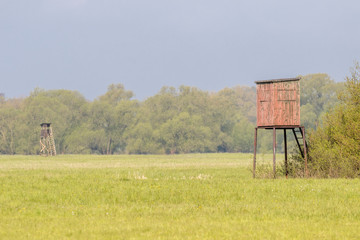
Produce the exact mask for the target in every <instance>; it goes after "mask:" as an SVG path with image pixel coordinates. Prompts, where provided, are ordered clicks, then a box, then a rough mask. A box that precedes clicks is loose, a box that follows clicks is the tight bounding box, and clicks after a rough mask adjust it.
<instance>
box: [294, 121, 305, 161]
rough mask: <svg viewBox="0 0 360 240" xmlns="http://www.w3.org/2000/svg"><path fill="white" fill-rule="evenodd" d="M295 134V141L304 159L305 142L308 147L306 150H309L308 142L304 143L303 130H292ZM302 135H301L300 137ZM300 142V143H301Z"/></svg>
mask: <svg viewBox="0 0 360 240" xmlns="http://www.w3.org/2000/svg"><path fill="white" fill-rule="evenodd" d="M292 131H293V133H294V136H295V140H296V143H297V145H298V147H299V150H300V153H301V156H302V157H303V158H304V156H305V155H304V142H305V145H306V149H308V145H307V142H306V140H305V141H304V134H303V131H302V130H301V128H298V129H295V128H294V129H292ZM299 133H300V135H299ZM299 140H300V141H299Z"/></svg>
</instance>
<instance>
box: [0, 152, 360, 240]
mask: <svg viewBox="0 0 360 240" xmlns="http://www.w3.org/2000/svg"><path fill="white" fill-rule="evenodd" d="M271 158H272V156H271V155H259V156H258V159H259V163H267V162H268V161H270V160H271ZM279 159H281V157H279ZM251 163H252V155H251V154H189V155H141V156H140V155H112V156H99V155H59V156H56V157H40V156H18V155H16V156H4V155H2V156H0V239H360V231H359V229H360V180H359V179H284V178H279V179H275V180H274V179H252V174H251V171H250V166H251Z"/></svg>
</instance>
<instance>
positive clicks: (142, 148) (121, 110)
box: [0, 74, 344, 154]
mask: <svg viewBox="0 0 360 240" xmlns="http://www.w3.org/2000/svg"><path fill="white" fill-rule="evenodd" d="M301 77H302V80H301V83H300V84H301V120H302V124H304V125H305V127H307V128H308V129H316V128H317V127H318V126H319V124H320V123H321V116H322V115H325V114H326V113H327V112H328V111H329V109H331V108H333V107H334V106H335V105H336V104H337V103H338V102H339V100H338V99H337V97H336V96H337V91H338V90H339V89H342V88H343V86H344V84H343V83H336V82H334V81H333V80H332V79H331V78H330V77H329V76H328V75H327V74H309V75H305V76H301ZM42 122H51V123H52V126H53V131H54V137H55V143H56V148H57V152H58V153H62V154H124V153H125V154H176V153H204V152H252V151H253V139H254V127H255V125H256V89H255V87H248V86H235V87H232V88H225V89H222V90H220V91H217V92H208V91H203V90H200V89H198V88H195V87H189V86H181V87H179V88H174V87H163V88H162V89H161V90H160V91H159V92H158V93H157V94H156V95H154V96H152V97H149V98H147V99H146V100H144V101H139V100H136V99H134V95H133V93H132V92H131V91H129V90H126V89H125V88H124V86H123V85H122V84H112V85H110V86H109V87H108V90H107V92H106V93H105V94H104V95H101V96H99V97H97V98H96V99H95V100H93V101H88V100H86V99H85V98H84V96H82V95H81V94H80V93H79V92H77V91H70V90H43V89H38V88H37V89H35V90H33V91H32V92H31V93H30V95H29V96H28V97H26V98H12V99H6V98H5V97H4V96H0V153H1V154H38V153H39V150H40V147H39V139H40V123H42ZM277 139H278V141H279V142H278V145H279V146H281V143H282V141H283V139H281V137H280V138H277ZM271 141H272V138H271V135H267V134H262V135H259V139H258V147H259V151H262V152H267V151H270V150H271V147H272V144H271Z"/></svg>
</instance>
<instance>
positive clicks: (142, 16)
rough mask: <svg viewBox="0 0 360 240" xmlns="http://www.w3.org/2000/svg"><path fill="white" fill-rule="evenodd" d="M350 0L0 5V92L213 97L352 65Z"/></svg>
mask: <svg viewBox="0 0 360 240" xmlns="http://www.w3.org/2000/svg"><path fill="white" fill-rule="evenodd" d="M359 12H360V1H357V0H341V1H340V0H336V1H333V0H311V1H310V0H302V1H298V0H297V1H291V0H275V1H271V0H252V1H250V0H249V1H241V0H217V1H215V0H31V1H29V0H0V83H1V84H0V92H3V93H5V96H6V97H8V98H10V97H21V96H28V95H29V93H30V92H31V91H32V90H33V89H34V88H36V87H40V88H44V89H70V90H78V91H79V92H80V93H82V94H83V95H84V96H85V97H86V98H87V99H89V100H92V99H94V98H95V97H97V96H100V95H102V94H104V93H105V92H106V89H107V86H108V85H109V84H111V83H122V84H124V86H125V88H126V89H128V90H132V91H133V92H134V93H135V95H136V98H138V99H141V100H143V99H145V98H146V97H149V96H152V95H154V94H156V93H157V92H158V91H159V90H160V88H161V87H162V86H165V85H166V86H175V87H177V86H180V85H188V86H195V87H198V88H200V89H202V90H210V91H217V90H220V89H223V88H225V87H233V86H236V85H248V86H253V85H254V81H256V80H264V79H272V78H287V77H295V76H297V75H299V74H302V75H304V74H308V73H318V72H322V73H328V74H329V75H330V76H331V77H332V78H333V79H335V80H336V81H343V79H344V77H345V76H346V75H348V74H349V69H350V67H352V66H353V62H354V60H360V57H359V56H360V13H359Z"/></svg>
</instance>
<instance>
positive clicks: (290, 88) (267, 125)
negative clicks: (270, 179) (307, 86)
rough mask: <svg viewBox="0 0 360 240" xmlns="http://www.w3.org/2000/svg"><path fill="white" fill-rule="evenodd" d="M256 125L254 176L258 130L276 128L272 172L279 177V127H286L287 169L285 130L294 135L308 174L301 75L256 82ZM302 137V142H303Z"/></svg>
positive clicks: (274, 131)
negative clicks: (277, 161)
mask: <svg viewBox="0 0 360 240" xmlns="http://www.w3.org/2000/svg"><path fill="white" fill-rule="evenodd" d="M255 83H256V111H257V114H256V115H257V126H256V128H255V139H254V161H253V177H255V170H256V146H257V132H258V129H270V130H273V171H274V178H275V177H276V156H275V153H276V129H281V130H284V145H285V146H284V150H285V170H286V177H287V174H288V171H287V165H288V163H287V138H286V130H287V129H288V130H291V131H292V132H293V134H294V136H295V140H296V143H297V145H298V147H299V150H300V153H301V155H302V157H303V158H304V160H305V174H306V175H307V152H306V151H307V149H306V148H307V147H306V141H305V128H304V126H301V125H300V78H285V79H273V80H266V81H256V82H255ZM301 140H302V141H301Z"/></svg>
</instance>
